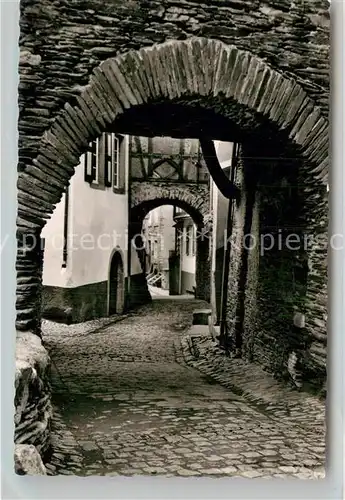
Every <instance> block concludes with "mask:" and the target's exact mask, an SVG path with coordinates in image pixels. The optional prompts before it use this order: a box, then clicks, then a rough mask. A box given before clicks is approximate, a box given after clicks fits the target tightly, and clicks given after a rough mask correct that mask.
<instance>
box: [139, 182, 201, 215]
mask: <svg viewBox="0 0 345 500" xmlns="http://www.w3.org/2000/svg"><path fill="white" fill-rule="evenodd" d="M130 197H131V207H132V208H135V207H137V206H139V205H143V203H145V205H146V206H147V208H146V211H147V213H148V212H149V211H150V210H152V209H153V208H155V207H157V206H160V205H162V204H163V203H165V204H171V205H177V204H178V206H180V207H181V208H183V209H184V208H187V213H188V214H189V215H191V217H192V218H193V219H194V221H195V222H196V223H198V222H203V219H206V218H207V216H208V214H209V210H210V202H209V199H210V192H209V186H208V185H206V184H200V185H196V184H179V183H169V184H167V183H165V182H162V181H157V182H156V181H155V182H153V181H150V182H132V183H131V194H130ZM195 219H196V220H195ZM200 219H201V220H200Z"/></svg>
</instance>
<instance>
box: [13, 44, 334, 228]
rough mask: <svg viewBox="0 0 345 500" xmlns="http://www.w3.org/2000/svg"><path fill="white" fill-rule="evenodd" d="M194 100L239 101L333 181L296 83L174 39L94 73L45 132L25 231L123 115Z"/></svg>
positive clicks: (22, 214) (242, 56) (30, 171)
mask: <svg viewBox="0 0 345 500" xmlns="http://www.w3.org/2000/svg"><path fill="white" fill-rule="evenodd" d="M210 60H211V61H213V64H212V65H210V64H209V61H210ZM193 96H197V97H218V96H220V97H221V98H222V100H223V101H224V102H229V103H235V105H236V109H237V110H238V113H239V114H242V115H243V114H244V115H246V116H247V125H248V126H249V127H252V125H253V120H254V121H255V119H256V118H263V119H266V120H267V121H268V122H270V123H272V124H274V126H275V127H276V128H277V129H278V130H280V131H284V133H285V134H286V138H287V140H288V141H291V143H293V144H294V145H296V146H297V147H298V150H299V152H300V154H301V156H302V158H305V159H306V160H307V162H308V167H309V172H310V174H312V175H313V177H314V178H316V179H317V180H319V181H321V182H323V183H326V180H327V179H326V177H327V165H328V122H327V120H326V119H325V118H324V117H323V116H322V114H321V109H320V108H319V107H318V106H316V105H315V104H314V102H313V101H312V100H311V99H310V98H309V97H308V95H307V93H306V92H305V91H304V90H303V88H302V87H301V86H300V85H299V84H298V83H297V82H296V81H295V80H293V79H290V78H287V77H286V76H283V75H282V74H281V73H279V72H277V71H275V70H274V69H272V68H271V67H270V66H268V65H267V64H266V63H265V62H264V61H262V60H260V59H259V58H258V57H256V56H253V55H251V54H250V53H249V52H246V51H243V50H238V49H237V48H236V47H235V46H228V45H226V44H224V43H223V42H219V41H217V40H213V39H212V40H211V39H205V38H190V39H188V40H183V41H176V40H174V41H168V42H165V43H162V44H160V45H155V46H152V47H148V48H143V49H141V50H138V51H130V52H128V53H126V54H124V55H120V56H118V57H114V58H110V59H107V60H106V61H104V62H102V63H101V64H100V65H99V67H97V68H95V69H94V74H93V75H92V76H91V79H90V83H89V85H88V86H87V87H85V88H84V90H83V91H82V93H81V95H80V96H79V97H78V99H77V102H78V104H77V105H75V106H71V105H70V104H68V103H66V105H65V109H64V110H63V111H62V112H61V113H60V115H59V116H58V117H57V118H56V119H55V120H54V123H53V125H52V126H51V128H50V129H49V130H48V131H47V132H46V133H45V134H44V136H43V138H42V141H41V147H40V150H39V154H38V155H37V158H36V159H35V160H34V165H33V166H31V165H30V166H28V167H27V168H26V169H25V170H24V172H21V173H20V174H19V177H18V220H17V225H18V229H19V230H20V231H21V232H24V233H26V232H33V231H35V230H36V229H37V228H40V227H42V226H43V225H44V221H45V220H46V219H47V217H49V214H50V213H52V211H53V208H54V205H55V204H56V203H57V202H58V201H59V200H60V198H61V196H62V193H63V190H64V189H65V187H66V185H67V184H68V181H69V179H70V177H71V176H72V175H73V172H74V168H75V166H76V165H77V164H78V160H79V156H80V155H81V154H82V153H83V152H85V150H86V148H87V146H88V143H89V142H90V141H91V140H92V139H93V138H95V137H97V136H98V135H99V134H100V133H101V132H102V131H104V130H106V129H107V128H109V127H110V126H111V125H112V124H113V123H114V121H115V119H116V118H117V117H118V116H119V115H121V114H123V113H125V111H126V110H128V109H129V108H132V107H135V106H140V105H143V104H147V103H154V102H157V101H177V102H178V101H179V100H181V101H183V99H184V98H188V97H193ZM235 118H236V117H235ZM241 125H242V126H243V127H245V125H246V119H245V118H242V120H241ZM47 176H48V179H49V183H48V184H47V183H46V180H47ZM29 199H30V200H31V202H32V203H31V204H30V203H29Z"/></svg>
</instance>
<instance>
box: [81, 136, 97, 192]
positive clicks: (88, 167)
mask: <svg viewBox="0 0 345 500" xmlns="http://www.w3.org/2000/svg"><path fill="white" fill-rule="evenodd" d="M84 167H85V170H84V179H85V181H86V182H90V183H91V182H93V181H94V180H95V179H96V176H97V171H96V169H97V142H96V141H92V142H91V143H90V144H89V149H88V151H87V152H86V153H85V156H84Z"/></svg>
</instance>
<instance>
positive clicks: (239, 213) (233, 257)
mask: <svg viewBox="0 0 345 500" xmlns="http://www.w3.org/2000/svg"><path fill="white" fill-rule="evenodd" d="M243 176H244V172H243V162H242V160H241V152H240V156H239V160H238V165H237V169H236V176H235V184H236V185H237V187H238V188H239V189H241V200H240V203H239V204H237V203H236V201H233V216H232V231H231V237H230V241H231V249H230V264H229V275H228V296H227V305H226V323H227V328H228V335H229V337H230V339H231V344H232V347H235V338H236V328H237V320H238V317H237V309H238V301H239V300H240V290H239V279H240V272H241V266H242V261H243V237H244V223H245V214H246V204H247V196H246V194H247V193H246V190H245V189H244V183H243Z"/></svg>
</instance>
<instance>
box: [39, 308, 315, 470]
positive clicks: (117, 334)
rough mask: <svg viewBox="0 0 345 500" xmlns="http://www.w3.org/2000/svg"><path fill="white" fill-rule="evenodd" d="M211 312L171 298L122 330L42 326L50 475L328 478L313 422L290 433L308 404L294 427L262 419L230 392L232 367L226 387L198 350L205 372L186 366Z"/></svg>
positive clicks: (105, 325) (96, 324)
mask: <svg viewBox="0 0 345 500" xmlns="http://www.w3.org/2000/svg"><path fill="white" fill-rule="evenodd" d="M205 306H207V304H205V303H203V302H201V301H197V300H195V299H188V300H183V301H182V300H180V301H179V300H168V299H165V300H164V301H163V300H157V301H153V303H152V304H150V305H148V306H144V307H142V308H140V309H139V310H137V311H136V312H135V313H133V314H132V313H131V314H129V315H127V316H126V317H123V318H121V321H118V318H104V319H101V320H97V321H91V322H87V323H83V324H79V325H69V326H66V325H61V324H55V323H52V322H48V321H46V322H45V323H44V325H43V331H44V341H45V345H46V346H47V348H48V350H49V351H50V354H51V357H52V361H53V369H52V387H53V403H54V410H55V411H54V422H53V433H52V445H53V451H54V452H53V456H52V459H51V463H50V464H47V468H48V470H49V473H50V474H52V475H56V474H69V475H80V476H88V475H110V476H116V475H129V476H132V475H136V474H147V475H164V476H174V475H178V476H200V475H206V476H212V477H213V476H214V477H217V476H242V477H263V478H270V477H288V476H294V477H299V478H316V477H322V475H323V463H324V446H323V440H322V438H321V439H320V436H319V433H318V429H317V430H313V429H312V422H311V421H309V424H310V425H307V417H306V416H304V417H303V418H304V420H303V422H302V424H301V425H293V422H294V419H295V421H296V422H298V416H299V415H300V413H301V411H302V410H304V407H303V404H302V403H301V401H300V402H299V403H298V404H299V406H300V407H299V408H297V407H296V408H295V410H296V411H295V414H290V416H289V421H286V420H285V416H284V417H283V416H281V417H279V412H278V410H277V411H276V412H275V414H274V412H271V413H269V412H270V410H269V409H268V408H265V412H263V411H262V408H260V407H259V406H257V407H256V406H255V404H254V403H253V401H251V402H250V401H247V400H246V398H245V397H244V396H243V395H241V394H236V393H235V392H234V391H233V390H231V389H229V388H228V387H225V386H224V380H225V379H226V377H227V371H226V367H224V366H223V370H224V369H225V371H224V372H223V376H224V377H225V379H223V380H217V376H215V374H214V373H211V372H207V370H206V369H205V366H203V365H202V362H204V363H206V364H207V363H209V362H210V359H209V358H207V356H206V357H205V350H203V348H202V345H201V344H200V345H199V350H200V358H199V360H198V363H200V365H199V366H188V364H187V363H186V359H185V352H184V349H183V343H184V340H183V339H184V336H185V335H186V334H187V332H188V328H189V326H191V322H192V312H193V310H194V309H196V308H202V307H205ZM181 342H182V343H181ZM205 345H206V344H205ZM204 347H205V346H204ZM187 362H188V360H187ZM217 363H218V361H217ZM220 368H222V367H221V366H220ZM307 407H308V405H307ZM302 413H303V415H304V411H302ZM294 415H295V416H294ZM311 419H312V420H313V419H314V415H312V417H311ZM314 423H315V420H314Z"/></svg>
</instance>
